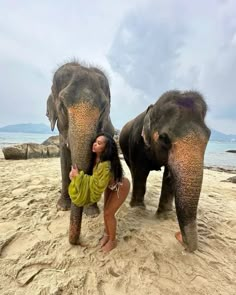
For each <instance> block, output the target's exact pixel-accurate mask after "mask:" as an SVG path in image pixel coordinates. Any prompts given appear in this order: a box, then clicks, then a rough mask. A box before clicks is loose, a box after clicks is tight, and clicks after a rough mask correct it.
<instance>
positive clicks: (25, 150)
mask: <svg viewBox="0 0 236 295" xmlns="http://www.w3.org/2000/svg"><path fill="white" fill-rule="evenodd" d="M2 152H3V154H4V157H5V159H6V160H26V159H33V158H51V157H59V156H60V149H59V147H58V146H57V145H55V144H51V145H43V144H37V143H23V144H19V145H14V146H10V147H5V148H3V149H2Z"/></svg>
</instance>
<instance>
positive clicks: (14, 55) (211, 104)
mask: <svg viewBox="0 0 236 295" xmlns="http://www.w3.org/2000/svg"><path fill="white" fill-rule="evenodd" d="M0 7H1V9H0V42H1V43H0V44H1V46H0V75H1V76H0V102H1V103H0V127H2V126H5V125H10V124H20V123H45V124H47V125H49V122H48V119H47V117H46V115H45V114H46V101H47V97H48V95H49V93H50V88H51V84H52V77H53V73H54V72H55V70H56V69H57V68H58V67H59V66H60V65H62V64H63V63H65V62H68V61H70V60H72V59H74V58H76V59H78V60H79V61H82V62H85V63H87V64H91V65H95V66H98V67H100V68H101V69H103V70H104V71H105V73H106V74H107V76H108V78H109V83H110V89H111V120H112V122H113V125H114V126H115V127H116V128H118V129H121V128H122V126H123V125H124V124H125V123H126V122H127V121H129V120H131V119H133V118H134V117H136V116H137V115H138V114H139V113H141V112H143V111H144V110H145V109H146V108H147V107H148V105H150V104H152V103H155V101H156V100H157V99H158V97H159V96H160V95H161V94H163V93H164V92H165V91H168V90H173V89H178V90H181V91H184V90H196V91H199V92H200V93H201V94H202V95H203V96H204V98H205V100H206V102H207V104H208V113H207V117H206V122H207V124H208V126H209V127H210V128H212V129H215V130H218V131H221V132H224V133H226V134H236V97H235V96H236V80H235V79H236V1H235V0H208V1H205V0H199V1H189V0H181V1H179V0H162V1H161V0H129V1H127V0H119V1H115V0H114V1H110V0H99V1H97V0H90V1H81V0H57V1H56V0H51V1H47V0H38V1H37V0H35V1H32V0H21V1H18V0H15V1H13V0H5V1H3V0H0Z"/></svg>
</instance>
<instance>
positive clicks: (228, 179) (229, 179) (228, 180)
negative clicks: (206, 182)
mask: <svg viewBox="0 0 236 295" xmlns="http://www.w3.org/2000/svg"><path fill="white" fill-rule="evenodd" d="M222 181H223V182H232V183H236V176H232V177H230V178H227V179H226V180H222Z"/></svg>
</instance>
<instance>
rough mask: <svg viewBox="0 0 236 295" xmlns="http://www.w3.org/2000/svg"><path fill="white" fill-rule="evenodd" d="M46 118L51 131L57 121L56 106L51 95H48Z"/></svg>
mask: <svg viewBox="0 0 236 295" xmlns="http://www.w3.org/2000/svg"><path fill="white" fill-rule="evenodd" d="M46 116H47V117H48V119H49V121H50V123H51V130H52V131H53V130H54V128H55V124H56V121H57V112H56V106H55V103H54V101H53V96H52V94H50V95H49V97H48V100H47V113H46Z"/></svg>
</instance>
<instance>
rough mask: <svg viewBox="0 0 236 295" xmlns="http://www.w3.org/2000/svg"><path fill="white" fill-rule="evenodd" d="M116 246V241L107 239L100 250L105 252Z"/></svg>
mask: <svg viewBox="0 0 236 295" xmlns="http://www.w3.org/2000/svg"><path fill="white" fill-rule="evenodd" d="M116 246H117V241H111V240H109V241H108V242H107V243H106V244H105V245H104V246H103V247H102V250H103V252H105V253H108V252H110V251H111V250H113V249H114V248H116Z"/></svg>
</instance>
